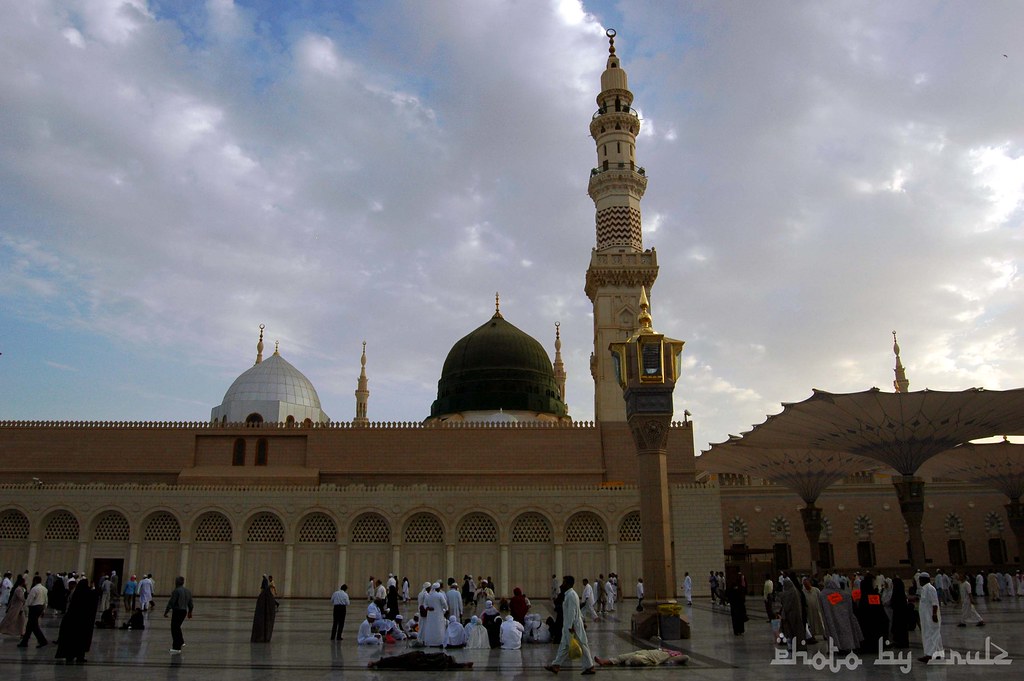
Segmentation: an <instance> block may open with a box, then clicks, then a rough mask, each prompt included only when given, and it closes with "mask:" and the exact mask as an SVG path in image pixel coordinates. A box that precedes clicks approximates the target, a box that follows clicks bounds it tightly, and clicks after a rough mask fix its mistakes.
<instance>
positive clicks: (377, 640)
mask: <svg viewBox="0 0 1024 681" xmlns="http://www.w3.org/2000/svg"><path fill="white" fill-rule="evenodd" d="M376 620H377V615H376V614H375V613H373V612H367V613H366V619H365V620H363V621H362V622H360V624H359V633H358V634H357V635H356V641H357V642H358V644H359V645H361V646H362V645H371V646H379V645H381V644H383V643H384V639H383V637H382V636H381V635H380V634H378V633H376V632H375V631H373V625H374V623H375V622H376Z"/></svg>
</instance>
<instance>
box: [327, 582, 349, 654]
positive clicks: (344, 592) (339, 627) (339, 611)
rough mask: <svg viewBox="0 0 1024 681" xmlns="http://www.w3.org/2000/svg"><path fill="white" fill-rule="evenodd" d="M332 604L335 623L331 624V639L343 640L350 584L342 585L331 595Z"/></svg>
mask: <svg viewBox="0 0 1024 681" xmlns="http://www.w3.org/2000/svg"><path fill="white" fill-rule="evenodd" d="M331 605H332V606H333V607H334V624H333V625H332V626H331V640H332V641H340V640H342V636H341V632H342V631H343V630H344V629H345V613H347V612H348V606H349V599H348V584H342V585H341V587H340V588H339V589H338V590H337V591H335V592H334V594H333V595H332V596H331Z"/></svg>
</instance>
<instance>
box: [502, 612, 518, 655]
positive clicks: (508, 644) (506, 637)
mask: <svg viewBox="0 0 1024 681" xmlns="http://www.w3.org/2000/svg"><path fill="white" fill-rule="evenodd" d="M498 636H499V640H500V641H501V648H502V650H519V649H520V648H522V647H523V625H522V624H520V623H519V622H516V621H515V620H514V619H512V615H506V616H505V621H504V622H502V623H501V628H500V631H499V633H498Z"/></svg>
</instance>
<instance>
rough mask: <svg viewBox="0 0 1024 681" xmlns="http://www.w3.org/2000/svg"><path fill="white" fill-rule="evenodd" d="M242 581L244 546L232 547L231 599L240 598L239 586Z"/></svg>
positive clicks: (235, 545) (236, 545)
mask: <svg viewBox="0 0 1024 681" xmlns="http://www.w3.org/2000/svg"><path fill="white" fill-rule="evenodd" d="M241 581H242V545H241V544H233V545H232V546H231V597H232V598H238V593H239V592H238V585H239V582H241Z"/></svg>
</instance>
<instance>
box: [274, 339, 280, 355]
mask: <svg viewBox="0 0 1024 681" xmlns="http://www.w3.org/2000/svg"><path fill="white" fill-rule="evenodd" d="M280 346H281V341H279V340H276V341H274V354H275V355H278V354H280V353H279V352H278V348H279V347H280Z"/></svg>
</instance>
